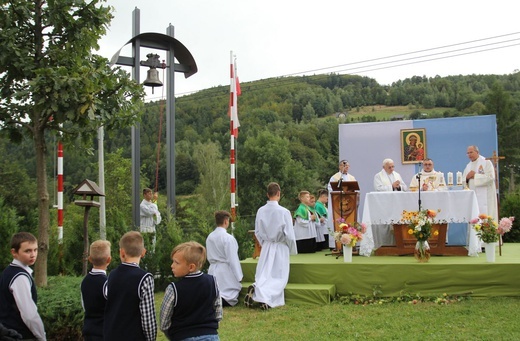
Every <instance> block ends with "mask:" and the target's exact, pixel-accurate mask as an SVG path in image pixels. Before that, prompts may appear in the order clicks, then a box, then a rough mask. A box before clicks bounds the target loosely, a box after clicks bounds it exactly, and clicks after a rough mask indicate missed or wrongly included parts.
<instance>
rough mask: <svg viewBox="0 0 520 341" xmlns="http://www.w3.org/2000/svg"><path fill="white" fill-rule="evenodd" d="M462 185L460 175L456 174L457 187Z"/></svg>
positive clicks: (459, 173)
mask: <svg viewBox="0 0 520 341" xmlns="http://www.w3.org/2000/svg"><path fill="white" fill-rule="evenodd" d="M459 185H462V173H461V172H457V186H459Z"/></svg>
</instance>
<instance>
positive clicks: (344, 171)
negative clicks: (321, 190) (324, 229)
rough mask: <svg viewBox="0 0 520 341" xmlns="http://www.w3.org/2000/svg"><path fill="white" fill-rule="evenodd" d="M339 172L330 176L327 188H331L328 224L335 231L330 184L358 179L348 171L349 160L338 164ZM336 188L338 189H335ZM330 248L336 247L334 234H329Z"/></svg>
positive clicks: (330, 190)
mask: <svg viewBox="0 0 520 341" xmlns="http://www.w3.org/2000/svg"><path fill="white" fill-rule="evenodd" d="M338 168H339V172H337V173H336V174H334V175H333V176H331V177H330V180H329V184H328V186H327V189H328V190H329V199H328V205H327V216H328V219H327V226H328V229H329V231H331V232H332V231H334V215H333V212H332V197H331V192H332V191H333V189H332V186H331V185H330V183H331V182H339V181H340V180H341V181H356V178H355V177H354V176H353V175H352V174H350V173H349V172H348V169H349V168H350V164H349V163H348V161H347V160H341V161H340V162H339V165H338ZM334 190H336V189H334ZM329 248H331V249H335V248H336V240H335V239H334V237H333V236H332V235H329Z"/></svg>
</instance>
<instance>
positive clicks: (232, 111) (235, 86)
mask: <svg viewBox="0 0 520 341" xmlns="http://www.w3.org/2000/svg"><path fill="white" fill-rule="evenodd" d="M229 68H230V69H229V74H230V86H229V116H230V119H231V135H233V136H234V137H235V138H237V137H238V127H240V123H239V122H238V108H237V97H238V96H240V94H241V93H242V92H241V90H240V83H239V82H238V76H237V67H236V64H235V62H234V60H233V52H231V61H230V65H229Z"/></svg>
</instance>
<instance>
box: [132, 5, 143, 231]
mask: <svg viewBox="0 0 520 341" xmlns="http://www.w3.org/2000/svg"><path fill="white" fill-rule="evenodd" d="M132 14H133V17H132V23H133V25H132V34H133V37H135V36H137V35H138V34H139V33H140V29H141V21H140V19H139V16H140V10H139V9H138V8H137V7H136V8H135V9H134V11H133V12H132ZM140 48H141V43H140V41H139V39H137V40H136V41H135V42H134V43H133V44H132V56H133V58H134V66H133V67H132V76H133V79H134V80H135V81H136V82H137V83H140V81H139V61H140V59H141V56H140ZM140 127H141V126H140V124H139V122H136V124H135V125H134V126H132V132H131V135H132V218H133V219H132V220H133V224H134V228H137V227H138V226H139V224H140V217H139V199H140V197H141V194H140V175H141V173H140V169H141V134H140Z"/></svg>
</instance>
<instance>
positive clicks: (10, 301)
mask: <svg viewBox="0 0 520 341" xmlns="http://www.w3.org/2000/svg"><path fill="white" fill-rule="evenodd" d="M18 276H27V278H29V280H30V282H31V297H32V299H33V301H34V304H36V302H37V300H38V294H37V292H36V285H34V280H33V278H32V276H31V275H30V274H29V273H28V272H27V271H25V270H24V269H23V268H21V267H19V266H16V265H14V264H11V265H9V266H8V267H7V268H5V270H4V272H3V273H2V276H0V323H2V324H3V325H4V327H7V328H10V329H14V330H16V331H17V332H19V333H20V334H22V336H23V338H24V339H34V335H33V333H32V332H31V331H30V330H29V328H27V326H26V325H25V323H24V322H23V320H22V317H21V315H20V311H19V310H18V307H17V306H16V301H15V300H14V296H13V294H12V293H11V291H10V290H9V286H10V285H11V283H12V282H13V281H14V280H15V279H16V278H17V277H18Z"/></svg>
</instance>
